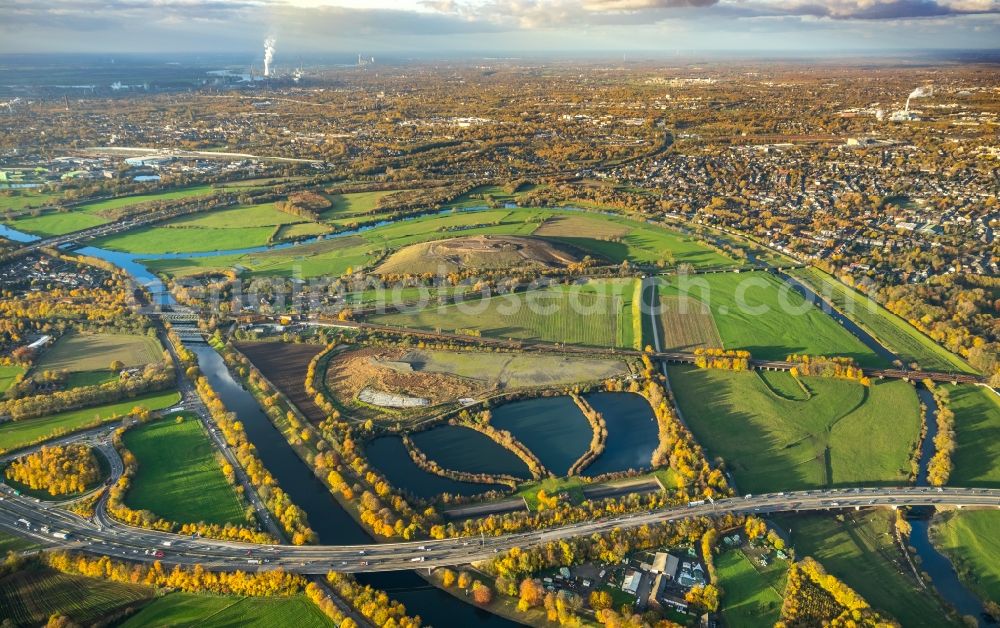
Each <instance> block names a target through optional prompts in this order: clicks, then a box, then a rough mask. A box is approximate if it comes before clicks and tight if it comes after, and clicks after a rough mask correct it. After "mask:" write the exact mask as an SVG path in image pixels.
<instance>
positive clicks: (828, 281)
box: [789, 268, 976, 373]
mask: <svg viewBox="0 0 1000 628" xmlns="http://www.w3.org/2000/svg"><path fill="white" fill-rule="evenodd" d="M789 274H790V275H792V276H793V277H795V278H796V279H798V280H799V281H802V282H803V283H805V284H806V285H808V286H810V287H812V288H813V289H814V290H815V291H816V293H817V294H819V295H820V296H822V297H823V298H825V299H827V300H828V301H830V302H831V303H833V305H834V306H836V307H837V309H839V310H840V311H841V312H844V313H845V314H846V315H847V316H848V317H849V318H851V319H852V320H854V321H855V322H857V323H858V324H860V325H861V326H862V327H863V328H864V329H865V330H866V331H867V332H868V333H870V334H871V335H872V336H874V337H875V338H877V339H878V340H879V341H880V342H881V343H882V344H884V345H885V346H886V347H887V348H888V349H889V350H890V351H892V352H893V353H895V354H896V355H898V356H900V358H901V359H902V360H903V361H904V362H906V363H907V364H909V363H911V362H917V363H919V364H920V365H921V366H922V367H923V368H924V370H928V371H960V372H963V373H975V372H976V371H975V369H973V368H972V367H971V366H969V365H968V364H966V363H965V361H964V360H962V359H961V358H959V357H958V356H957V355H955V354H953V353H951V352H950V351H948V350H947V349H945V348H944V347H942V346H941V345H939V344H937V343H936V342H934V341H933V340H931V339H930V338H928V337H927V336H926V335H924V334H923V333H922V332H921V331H920V330H918V329H917V328H915V327H913V325H910V324H909V323H908V322H906V321H905V320H903V319H902V318H900V317H899V316H896V315H895V314H893V313H892V312H890V311H889V310H887V309H885V308H884V307H882V306H881V305H879V304H878V303H876V302H875V301H874V300H872V299H870V298H868V297H866V296H865V295H863V294H861V293H860V292H858V291H856V290H854V289H853V288H850V287H848V286H846V285H844V284H843V283H841V282H840V281H837V280H836V279H835V278H833V277H831V276H830V275H828V274H826V273H824V272H823V271H821V270H819V269H817V268H800V269H795V270H792V271H790V272H789Z"/></svg>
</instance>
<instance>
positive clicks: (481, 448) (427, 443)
mask: <svg viewBox="0 0 1000 628" xmlns="http://www.w3.org/2000/svg"><path fill="white" fill-rule="evenodd" d="M411 438H412V439H413V442H414V443H415V444H416V446H417V448H418V449H420V450H421V451H422V452H424V453H425V454H427V457H428V458H430V459H432V460H434V461H436V462H437V463H438V464H439V465H441V467H442V468H445V469H452V470H454V471H466V472H469V473H491V474H503V475H513V476H514V477H519V478H524V479H528V478H530V477H531V471H529V470H528V466H527V465H526V464H524V462H523V461H522V460H521V459H520V458H518V457H517V456H515V455H514V454H513V453H512V452H511V451H510V450H508V449H506V448H505V447H502V446H500V445H498V444H496V443H495V442H494V441H493V439H491V438H490V437H489V436H486V435H485V434H480V433H479V432H477V431H475V430H473V429H469V428H467V427H459V426H457V425H442V426H440V427H435V428H433V429H430V430H427V431H426V432H419V433H416V434H413V435H412V436H411Z"/></svg>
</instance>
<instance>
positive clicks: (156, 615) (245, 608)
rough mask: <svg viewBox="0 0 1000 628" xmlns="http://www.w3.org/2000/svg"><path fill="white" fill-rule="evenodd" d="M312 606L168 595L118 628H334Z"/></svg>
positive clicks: (293, 600) (302, 600) (301, 601)
mask: <svg viewBox="0 0 1000 628" xmlns="http://www.w3.org/2000/svg"><path fill="white" fill-rule="evenodd" d="M333 625H334V624H333V622H332V621H330V619H328V618H327V617H326V615H324V614H323V613H322V612H321V611H320V610H319V608H317V607H316V605H315V604H313V603H312V602H310V601H309V600H308V599H306V597H305V596H303V595H296V596H293V597H230V596H224V595H196V594H193V593H171V594H170V595H166V596H164V597H161V598H157V599H156V600H154V601H153V602H151V603H150V604H148V605H146V607H144V608H143V609H142V610H141V611H139V612H138V613H136V614H135V615H133V616H132V617H130V618H129V619H128V621H126V622H125V623H123V624H121V628H149V627H153V626H163V627H166V626H171V627H174V628H180V627H182V626H183V627H190V628H194V627H195V626H198V627H201V626H256V627H258V628H270V627H271V626H295V627H296V628H328V627H330V626H333Z"/></svg>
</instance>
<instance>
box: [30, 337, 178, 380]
mask: <svg viewBox="0 0 1000 628" xmlns="http://www.w3.org/2000/svg"><path fill="white" fill-rule="evenodd" d="M162 359H163V349H162V348H161V347H160V343H159V341H157V340H156V338H152V337H150V336H137V335H130V334H89V333H68V334H66V335H65V336H63V337H62V338H60V339H59V340H58V341H57V342H56V344H55V345H54V346H52V347H50V348H49V349H47V350H46V351H45V352H44V353H43V354H42V357H41V359H40V360H39V361H38V365H37V368H38V370H42V371H49V370H51V371H63V370H65V371H69V372H71V373H78V372H84V371H101V370H107V369H108V367H109V366H110V365H111V363H112V362H114V361H115V360H118V361H120V362H121V363H122V364H124V365H125V366H126V367H132V366H142V365H144V364H150V363H152V362H159V361H161V360H162Z"/></svg>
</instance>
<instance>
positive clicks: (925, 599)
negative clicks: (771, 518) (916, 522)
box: [779, 510, 951, 626]
mask: <svg viewBox="0 0 1000 628" xmlns="http://www.w3.org/2000/svg"><path fill="white" fill-rule="evenodd" d="M894 517H895V515H894V513H893V512H892V511H889V510H876V511H871V512H867V513H849V514H848V515H847V516H846V518H844V520H843V521H838V520H837V519H835V518H834V517H833V516H830V515H806V516H794V517H793V516H782V517H780V519H779V521H780V525H781V526H782V527H783V528H785V529H789V528H791V530H792V533H791V537H792V539H791V540H792V545H793V546H794V547H795V554H796V557H798V558H803V557H805V556H812V557H813V558H815V559H816V560H818V561H819V562H820V563H822V565H823V567H824V568H825V569H826V571H827V572H828V573H830V574H832V575H834V576H836V577H837V578H839V579H840V580H842V581H843V582H844V583H845V584H847V585H848V586H849V587H851V588H853V589H854V590H855V591H857V592H858V593H859V594H860V595H861V596H862V597H863V598H865V599H866V600H867V601H868V603H869V604H871V605H872V607H874V608H875V609H877V610H879V611H883V612H885V613H887V614H889V615H891V616H892V617H894V618H895V619H897V620H898V621H899V622H900V623H902V625H904V626H928V625H931V626H947V625H951V624H950V623H949V622H948V620H947V617H946V612H945V610H944V608H943V607H942V606H941V605H940V604H939V603H938V601H937V599H936V598H935V597H934V596H933V595H931V594H930V593H929V592H928V591H926V590H925V589H922V588H920V587H919V585H917V583H916V581H915V580H914V579H913V577H912V576H911V575H908V574H910V572H909V571H908V569H909V567H907V566H905V564H904V563H903V562H902V561H904V560H905V559H903V557H902V556H901V554H900V550H899V549H898V546H896V544H895V537H894V534H893V527H894V525H895V521H894ZM838 518H839V516H838Z"/></svg>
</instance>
